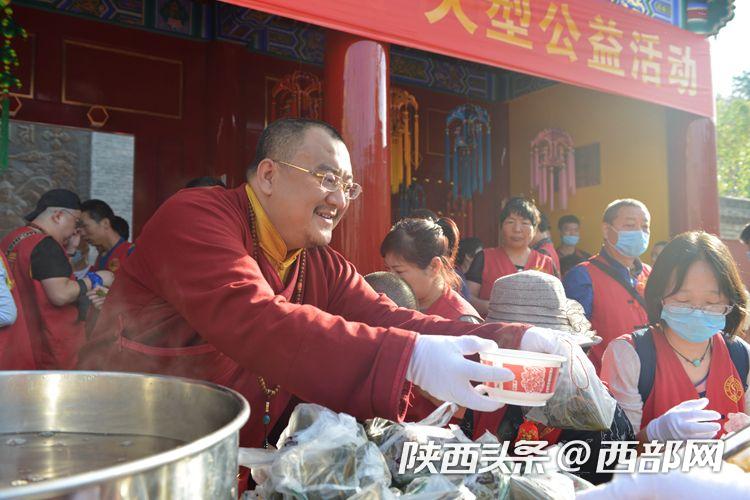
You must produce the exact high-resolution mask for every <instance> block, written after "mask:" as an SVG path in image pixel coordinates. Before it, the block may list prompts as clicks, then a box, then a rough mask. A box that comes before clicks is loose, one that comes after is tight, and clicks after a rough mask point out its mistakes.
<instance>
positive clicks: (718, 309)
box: [663, 304, 734, 316]
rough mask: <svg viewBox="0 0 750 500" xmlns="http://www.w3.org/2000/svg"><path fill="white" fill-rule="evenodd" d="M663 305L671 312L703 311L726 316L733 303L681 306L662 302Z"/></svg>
mask: <svg viewBox="0 0 750 500" xmlns="http://www.w3.org/2000/svg"><path fill="white" fill-rule="evenodd" d="M663 306H664V309H666V310H667V311H669V312H670V313H672V314H684V315H686V316H687V315H690V314H693V313H694V312H696V311H703V312H704V313H706V314H710V315H714V316H726V315H727V314H729V313H730V312H732V309H734V305H732V304H710V305H707V306H703V307H693V306H682V305H677V304H663Z"/></svg>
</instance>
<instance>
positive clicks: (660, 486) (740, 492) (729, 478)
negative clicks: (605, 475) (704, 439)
mask: <svg viewBox="0 0 750 500" xmlns="http://www.w3.org/2000/svg"><path fill="white" fill-rule="evenodd" d="M654 498H679V499H680V500H706V499H709V498H721V499H722V500H740V499H747V498H750V474H747V473H745V472H743V471H742V469H740V468H739V467H737V466H736V465H733V464H728V463H724V464H722V466H721V472H712V471H711V470H704V469H698V468H696V469H690V471H689V472H682V471H680V470H672V471H669V472H667V473H664V474H615V478H614V480H613V481H612V482H610V483H607V484H603V485H600V486H597V487H596V488H594V489H590V490H585V491H582V492H581V493H579V494H578V495H577V496H576V500H652V499H654Z"/></svg>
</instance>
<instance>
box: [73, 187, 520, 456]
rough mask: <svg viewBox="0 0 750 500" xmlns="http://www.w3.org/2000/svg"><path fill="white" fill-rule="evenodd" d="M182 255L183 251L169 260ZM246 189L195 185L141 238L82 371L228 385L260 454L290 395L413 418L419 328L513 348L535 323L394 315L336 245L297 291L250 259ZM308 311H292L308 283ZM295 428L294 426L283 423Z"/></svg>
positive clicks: (245, 439) (320, 256)
mask: <svg viewBox="0 0 750 500" xmlns="http://www.w3.org/2000/svg"><path fill="white" fill-rule="evenodd" d="M169 249H179V251H169ZM252 255H253V240H252V237H251V231H250V226H249V223H248V198H247V195H246V192H245V187H244V186H242V187H239V188H237V189H232V190H219V189H189V190H184V191H180V192H179V193H177V194H175V195H174V196H172V197H171V198H169V199H168V200H167V201H166V202H165V203H164V204H163V205H162V206H161V207H160V208H159V210H158V211H157V212H156V213H155V214H154V216H153V217H152V218H151V220H149V221H148V223H147V224H146V225H145V227H144V228H143V231H142V233H141V235H140V237H139V238H138V251H136V252H133V253H132V255H131V256H130V257H129V258H128V260H127V261H126V262H125V265H124V266H123V268H122V269H121V270H120V272H119V273H118V276H117V279H116V280H115V282H114V285H113V286H112V289H111V291H110V294H109V297H108V299H107V301H106V302H105V305H104V308H103V309H102V314H101V316H100V320H99V322H98V323H97V327H96V329H95V330H94V333H93V337H92V339H91V341H90V342H89V344H88V345H87V346H86V347H85V349H84V350H83V352H82V353H81V364H80V367H81V368H84V369H111V370H126V371H145V372H152V373H162V374H170V375H183V376H191V377H194V378H199V379H203V380H208V381H211V382H216V383H219V384H223V385H226V386H228V387H231V388H233V389H235V390H237V391H239V392H240V393H241V394H242V395H243V396H245V397H246V398H247V399H248V401H249V402H250V407H251V408H252V409H253V411H252V412H251V416H250V420H249V422H248V424H247V425H246V426H245V427H244V428H243V429H242V431H241V433H240V443H241V445H242V446H256V447H257V446H261V445H262V443H263V433H264V428H263V424H262V417H263V407H264V402H265V400H266V398H265V395H264V393H263V392H262V391H261V388H260V385H259V381H258V376H262V377H263V378H264V379H265V381H266V383H267V387H268V388H269V389H270V388H273V387H275V386H276V385H277V384H278V385H279V386H280V387H281V390H280V392H279V393H278V394H277V395H276V396H274V397H273V398H272V399H271V404H270V413H271V415H270V417H271V422H270V426H269V428H273V426H274V425H276V423H277V422H278V420H279V419H280V417H281V416H282V413H284V411H285V409H286V407H287V404H288V403H289V402H290V400H291V398H292V396H293V395H294V396H296V397H297V398H299V399H300V400H303V401H309V402H315V403H318V404H321V405H324V406H327V407H329V408H331V409H333V410H335V411H344V412H347V413H350V414H352V415H354V416H355V417H356V418H359V419H365V418H370V417H373V416H375V415H378V416H381V417H385V418H390V419H398V418H401V417H403V415H404V413H405V410H406V401H407V398H408V395H409V392H410V387H411V384H409V383H407V382H406V380H405V375H406V369H407V367H408V364H409V360H410V357H411V353H412V350H413V347H414V341H415V338H416V335H415V333H414V332H420V333H429V334H454V335H467V334H474V335H480V336H482V337H486V338H491V339H493V340H495V341H497V342H498V344H499V345H500V346H501V347H505V348H517V347H518V345H519V343H520V339H521V336H522V334H523V332H524V331H525V330H526V328H527V327H526V326H523V325H498V324H491V325H473V324H469V323H462V322H454V321H448V320H443V319H440V318H437V317H435V316H426V315H424V314H421V313H419V312H416V311H411V310H407V309H399V308H396V307H395V306H394V305H393V303H392V302H391V301H390V300H388V299H386V298H382V297H381V296H379V295H378V294H377V293H375V291H373V290H372V288H370V287H369V286H368V285H367V284H366V282H365V281H364V279H363V278H362V276H360V275H359V274H358V273H357V272H356V270H355V269H354V266H353V265H352V264H351V263H349V262H348V261H347V260H346V259H344V258H343V257H342V256H341V255H340V254H338V253H337V252H335V251H334V250H332V249H331V248H329V247H319V248H313V249H309V250H307V251H306V252H305V255H306V259H305V263H306V264H305V267H304V269H303V270H301V269H300V267H301V266H300V264H299V263H300V262H301V258H300V259H297V263H296V264H295V265H294V268H293V269H292V270H291V271H290V273H289V274H290V276H289V277H288V278H287V285H285V284H283V283H281V281H280V278H279V277H278V274H277V273H276V272H275V270H274V269H272V268H271V265H270V264H269V263H268V261H267V259H266V258H265V257H264V256H263V253H262V252H259V261H258V262H256V260H255V259H253V258H252ZM301 271H302V272H304V276H303V278H302V283H303V293H302V304H301V305H300V304H296V303H292V302H290V300H289V298H290V297H291V296H292V293H293V291H294V287H295V283H296V281H297V277H298V273H300V272H301ZM280 424H281V425H286V422H280Z"/></svg>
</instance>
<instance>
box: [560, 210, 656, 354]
mask: <svg viewBox="0 0 750 500" xmlns="http://www.w3.org/2000/svg"><path fill="white" fill-rule="evenodd" d="M650 223H651V215H650V214H649V212H648V209H647V208H646V206H645V205H644V204H643V203H642V202H640V201H638V200H633V199H623V200H615V201H613V202H612V203H610V204H609V206H608V207H607V209H606V210H605V211H604V216H603V221H602V236H603V239H604V242H603V244H602V248H601V250H600V251H599V253H598V254H597V255H595V256H593V257H592V258H591V259H589V260H588V261H586V262H583V263H581V264H579V265H577V266H576V267H574V268H573V269H571V270H570V271H568V273H567V274H566V275H565V277H564V278H563V285H564V286H565V293H566V295H567V296H568V298H570V299H573V300H576V301H578V302H580V303H581V305H582V306H583V309H584V310H585V311H586V316H587V317H588V318H589V320H590V321H591V324H592V329H594V330H596V332H597V335H599V336H600V337H602V339H603V341H602V343H601V344H599V345H597V346H594V347H593V348H592V349H591V351H590V354H589V357H590V358H591V361H592V362H593V363H594V366H596V367H597V369H599V368H600V363H601V356H602V354H604V350H605V349H606V347H607V345H608V344H609V342H610V341H611V340H614V339H615V338H617V337H619V336H620V335H624V334H626V333H631V332H633V331H634V330H636V329H638V328H640V327H642V326H643V325H645V324H646V323H647V322H648V321H647V315H646V308H645V305H644V300H643V292H644V290H645V287H646V280H647V279H648V275H649V274H650V273H651V268H650V267H649V266H648V265H646V264H643V263H642V262H641V261H640V259H639V258H638V257H639V256H640V255H642V254H643V253H644V252H645V251H646V249H647V248H648V242H649V237H650Z"/></svg>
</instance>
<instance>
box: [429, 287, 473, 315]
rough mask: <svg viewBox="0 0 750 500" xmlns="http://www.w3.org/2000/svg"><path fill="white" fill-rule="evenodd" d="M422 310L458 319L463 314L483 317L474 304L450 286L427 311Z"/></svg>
mask: <svg viewBox="0 0 750 500" xmlns="http://www.w3.org/2000/svg"><path fill="white" fill-rule="evenodd" d="M422 312H423V313H425V314H430V315H434V316H440V317H442V318H445V319H453V320H457V321H458V320H459V319H461V316H475V317H476V318H477V319H482V317H481V316H480V315H479V313H478V312H477V310H476V309H474V306H472V305H471V304H469V302H468V301H467V300H466V299H464V298H463V297H461V294H460V293H458V292H456V291H455V290H453V289H452V288H448V289H447V291H446V293H444V294H443V295H442V296H441V297H440V298H439V299H437V300H436V301H435V302H433V304H432V305H431V306H430V307H428V308H427V310H426V311H422Z"/></svg>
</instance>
